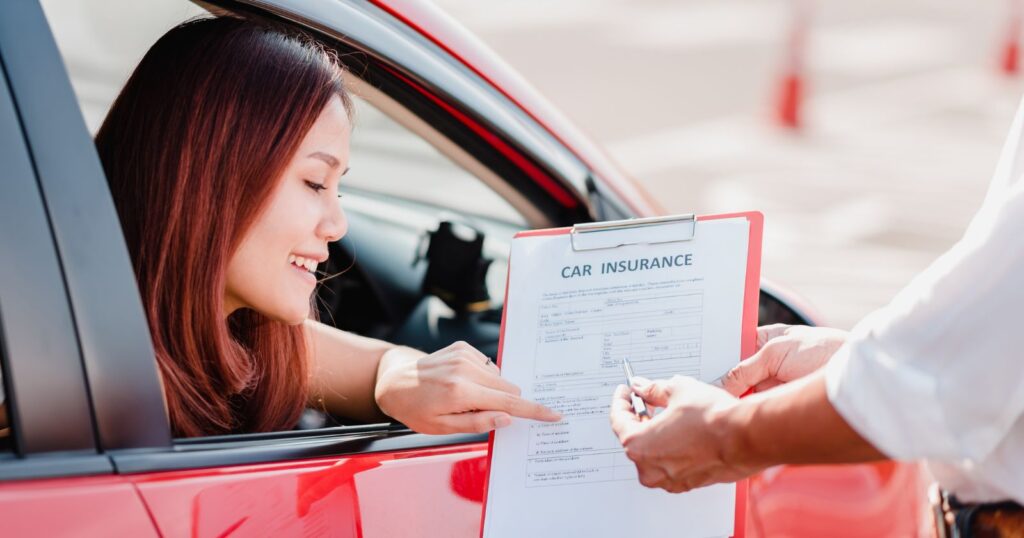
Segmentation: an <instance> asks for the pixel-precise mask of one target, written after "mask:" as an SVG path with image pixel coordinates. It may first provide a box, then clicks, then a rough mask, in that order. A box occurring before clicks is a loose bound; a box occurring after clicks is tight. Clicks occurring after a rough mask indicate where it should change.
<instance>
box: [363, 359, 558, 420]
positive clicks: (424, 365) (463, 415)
mask: <svg viewBox="0 0 1024 538" xmlns="http://www.w3.org/2000/svg"><path fill="white" fill-rule="evenodd" d="M402 350H403V348H396V349H395V350H392V351H390V352H388V354H391V353H395V352H401V351H402ZM389 359H390V357H387V356H385V357H384V358H382V360H381V365H380V370H379V373H378V376H377V385H376V390H375V391H374V397H375V399H376V401H377V405H378V406H379V407H380V409H381V411H383V412H384V413H385V414H387V415H388V416H390V417H392V418H394V419H396V420H399V421H401V422H402V423H403V424H405V425H406V426H408V427H410V428H412V429H413V430H415V431H417V432H420V433H430V434H444V433H469V432H475V433H482V432H486V431H490V430H493V429H495V428H501V427H504V426H508V425H509V424H511V423H512V419H511V417H522V418H529V419H533V420H543V421H547V422H555V421H558V420H561V418H562V417H561V415H559V414H558V413H556V412H554V411H552V410H551V409H548V408H547V407H544V406H543V405H541V404H539V403H536V402H531V401H529V400H524V399H523V398H521V397H520V396H519V394H520V391H519V387H516V386H515V385H513V384H512V383H509V382H508V381H506V380H504V379H502V378H501V377H499V375H498V368H497V366H495V365H494V364H493V363H492V362H491V361H490V359H488V358H487V356H485V355H484V354H483V353H480V352H479V351H477V350H476V349H475V348H473V346H470V345H469V344H467V343H465V342H456V343H454V344H452V345H450V346H448V347H446V348H444V349H442V350H440V351H437V352H436V353H432V354H430V355H427V356H425V357H410V356H406V357H402V358H399V359H395V360H389Z"/></svg>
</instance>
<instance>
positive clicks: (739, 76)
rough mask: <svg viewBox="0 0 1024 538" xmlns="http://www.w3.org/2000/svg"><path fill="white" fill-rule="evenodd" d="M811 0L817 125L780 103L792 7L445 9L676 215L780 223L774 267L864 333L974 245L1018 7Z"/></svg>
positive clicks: (562, 1)
mask: <svg viewBox="0 0 1024 538" xmlns="http://www.w3.org/2000/svg"><path fill="white" fill-rule="evenodd" d="M1010 1H1013V0H1007V1H1001V2H1000V1H997V2H965V1H962V0H920V1H917V0H885V1H875V0H858V1H857V2H838V1H821V2H810V1H808V2H804V3H803V5H804V7H806V8H809V13H810V21H811V25H810V30H809V34H808V39H807V41H806V44H807V47H806V51H805V54H804V56H803V58H804V60H805V62H804V66H805V69H804V72H805V77H806V84H807V97H808V98H807V100H806V106H805V108H804V119H805V122H804V126H803V128H802V129H800V130H799V131H791V130H787V129H783V128H780V127H778V126H777V125H776V124H775V123H774V121H773V116H772V113H773V107H772V105H773V101H774V100H775V97H776V94H777V88H778V84H779V76H780V74H781V72H782V69H781V68H782V66H783V64H784V59H785V58H786V53H785V51H786V45H785V44H786V42H787V35H788V29H789V28H790V26H791V23H792V20H793V13H794V9H795V8H796V7H797V6H798V4H797V3H796V2H794V1H780V0H701V1H692V0H673V1H668V0H558V1H553V0H517V1H516V2H502V1H494V0H439V1H438V4H439V5H441V7H442V8H444V9H445V10H446V11H447V12H449V13H450V14H451V15H452V16H453V17H455V18H456V19H457V20H459V21H460V22H461V23H463V24H464V25H465V26H467V27H468V28H469V29H470V30H472V31H473V32H474V33H476V34H477V35H478V36H480V37H481V38H482V39H483V40H484V41H485V42H486V43H488V44H489V45H490V46H491V47H492V48H494V49H495V50H496V51H497V52H498V54H499V55H501V56H502V57H504V58H505V60H506V61H508V62H509V63H510V64H511V65H512V66H513V67H515V68H516V69H517V70H519V71H520V72H521V73H522V74H523V75H524V76H525V77H526V78H527V80H529V81H531V82H532V83H533V84H534V85H535V86H536V87H537V88H538V90H539V91H540V92H541V93H542V94H544V95H546V96H547V97H548V98H549V99H550V100H551V101H552V102H553V103H554V104H555V105H556V106H557V107H559V108H560V109H561V110H562V111H563V112H565V113H566V115H567V116H569V117H570V118H571V119H573V120H574V121H575V122H576V123H577V124H578V125H580V126H581V127H582V128H583V129H584V131H586V132H588V133H589V134H590V135H591V136H592V137H593V138H594V139H596V140H597V141H598V142H600V143H602V144H603V145H604V146H605V147H606V148H607V149H608V150H609V151H610V153H611V154H612V156H613V157H615V158H616V159H617V160H618V161H619V162H620V164H622V165H623V167H624V168H625V169H626V170H627V171H628V172H630V173H631V174H632V175H633V176H634V177H636V178H637V179H638V181H640V182H641V183H642V184H643V185H644V186H645V187H646V188H647V189H648V190H650V192H651V193H652V194H654V195H655V196H656V197H657V198H658V199H659V200H660V201H661V203H662V204H663V205H664V206H665V207H666V208H667V209H668V210H669V211H672V212H690V211H694V212H698V213H704V212H721V211H734V210H747V209H758V210H761V211H762V212H764V214H765V218H766V222H765V243H764V265H763V275H764V276H765V277H766V278H769V279H771V280H773V281H775V282H777V283H780V284H782V285H784V286H786V287H788V288H789V289H791V290H793V291H795V292H797V293H798V294H800V295H801V296H803V297H804V298H805V299H807V300H808V301H809V302H810V303H811V304H812V305H813V306H814V307H816V309H817V310H818V311H819V312H820V313H821V314H822V315H823V316H824V317H825V319H826V320H827V321H828V322H829V324H831V325H834V326H838V327H843V328H849V327H851V326H852V325H854V324H855V323H856V322H857V320H859V319H860V318H861V317H863V316H864V315H865V314H867V313H869V312H871V311H872V310H874V309H876V308H879V307H881V306H883V305H884V304H886V302H888V300H889V299H890V298H891V297H892V296H893V295H894V294H895V293H896V292H897V291H898V290H899V289H900V288H902V287H903V286H904V285H905V284H906V283H907V282H909V280H910V279H911V278H912V277H913V275H914V274H916V273H918V272H919V271H921V270H922V269H924V268H925V267H927V266H928V264H929V263H931V262H932V260H934V259H935V258H936V257H937V256H938V255H939V254H941V253H942V252H943V251H945V250H946V249H948V248H949V247H950V246H952V244H953V243H955V242H956V240H957V239H958V238H959V237H960V235H961V234H962V232H963V230H964V228H965V227H966V225H967V223H968V222H969V220H970V218H971V216H972V215H973V213H974V212H975V211H976V210H977V208H978V205H979V204H980V202H981V199H982V197H983V195H984V193H985V189H986V187H987V184H988V181H989V179H990V178H991V174H992V171H993V170H994V168H995V164H996V160H997V158H998V155H999V152H1000V149H1001V146H1002V142H1003V138H1004V137H1005V135H1006V132H1007V130H1008V128H1009V125H1010V122H1011V120H1012V118H1013V114H1014V112H1015V110H1016V108H1017V105H1018V103H1019V102H1020V98H1021V91H1022V89H1024V84H1022V83H1021V80H1020V79H1019V78H1017V77H1008V76H1006V75H1004V74H1003V73H1001V72H1000V71H999V69H998V61H999V53H1000V48H1001V45H1002V43H1003V42H1004V39H1005V36H1006V34H1007V29H1008V20H1009V7H1010V4H1009V2H1010Z"/></svg>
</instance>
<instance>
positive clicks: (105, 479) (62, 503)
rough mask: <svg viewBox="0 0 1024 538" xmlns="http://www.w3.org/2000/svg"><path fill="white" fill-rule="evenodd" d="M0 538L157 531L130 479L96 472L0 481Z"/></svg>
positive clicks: (141, 533) (110, 534) (126, 534)
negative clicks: (90, 474) (92, 474)
mask: <svg viewBox="0 0 1024 538" xmlns="http://www.w3.org/2000/svg"><path fill="white" fill-rule="evenodd" d="M0 465H2V464H0ZM0 536H47V537H49V536H137V537H139V538H144V537H146V536H154V537H155V536H159V535H158V534H157V532H156V530H155V529H154V528H153V522H152V521H151V520H150V518H149V514H148V513H147V512H146V507H145V505H143V503H142V500H141V499H140V498H139V495H138V492H137V491H136V489H135V487H134V486H133V485H132V483H131V482H130V481H129V480H128V479H126V478H124V477H120V476H101V477H88V478H62V479H54V480H26V481H22V482H7V483H0Z"/></svg>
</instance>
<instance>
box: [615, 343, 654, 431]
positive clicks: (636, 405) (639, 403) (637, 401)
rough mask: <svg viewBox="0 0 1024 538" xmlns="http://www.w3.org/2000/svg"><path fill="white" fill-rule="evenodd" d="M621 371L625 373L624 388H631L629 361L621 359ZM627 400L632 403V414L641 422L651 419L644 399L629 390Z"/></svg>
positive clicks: (631, 373) (631, 371) (630, 366)
mask: <svg viewBox="0 0 1024 538" xmlns="http://www.w3.org/2000/svg"><path fill="white" fill-rule="evenodd" d="M622 369H623V370H624V371H625V372H626V386H627V387H632V386H633V366H632V365H631V364H629V359H627V358H625V357H623V358H622ZM629 399H630V401H632V402H633V412H634V413H636V416H638V417H640V419H641V420H643V419H645V418H651V413H650V412H648V411H647V403H646V402H644V399H643V398H641V397H640V396H638V395H637V393H635V392H633V389H632V388H630V389H629Z"/></svg>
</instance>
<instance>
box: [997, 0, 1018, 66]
mask: <svg viewBox="0 0 1024 538" xmlns="http://www.w3.org/2000/svg"><path fill="white" fill-rule="evenodd" d="M1020 19H1021V2H1020V0H1010V17H1009V24H1008V28H1007V31H1006V41H1005V42H1004V43H1003V50H1002V58H1000V60H1001V61H1000V62H999V67H1000V69H1001V70H1002V72H1003V74H1004V75H1007V76H1014V75H1016V74H1017V73H1018V72H1020V29H1021V20H1020Z"/></svg>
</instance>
